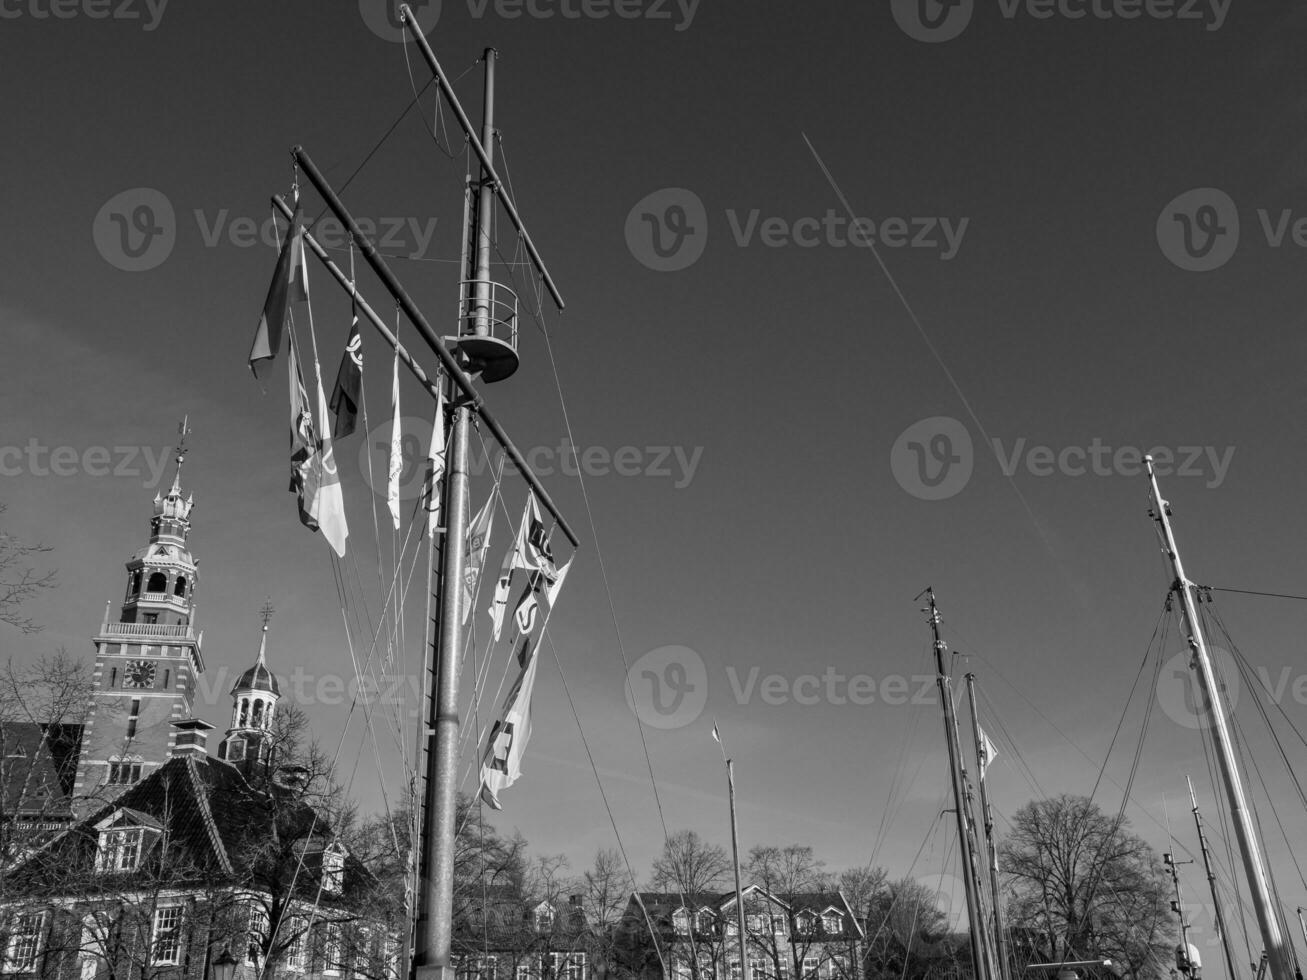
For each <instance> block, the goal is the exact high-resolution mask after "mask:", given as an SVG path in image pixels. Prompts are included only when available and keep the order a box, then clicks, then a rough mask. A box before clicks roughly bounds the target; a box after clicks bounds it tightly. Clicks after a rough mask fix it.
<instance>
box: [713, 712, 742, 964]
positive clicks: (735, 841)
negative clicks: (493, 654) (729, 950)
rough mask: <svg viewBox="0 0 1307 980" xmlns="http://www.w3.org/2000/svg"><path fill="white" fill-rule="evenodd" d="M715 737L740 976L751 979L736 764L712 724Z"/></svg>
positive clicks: (715, 726)
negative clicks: (722, 775)
mask: <svg viewBox="0 0 1307 980" xmlns="http://www.w3.org/2000/svg"><path fill="white" fill-rule="evenodd" d="M712 733H713V738H715V739H716V740H717V744H718V745H719V746H721V750H722V761H723V762H725V763H726V787H727V791H728V793H729V795H730V802H731V860H732V862H733V863H734V865H735V915H736V928H737V929H738V930H739V933H740V977H741V980H749V956H748V943H747V933H746V932H745V931H744V890H743V889H742V888H741V887H740V834H739V828H738V826H737V824H736V820H735V765H734V763H733V762H732V761H731V760H730V759H728V758H726V743H725V742H723V741H722V734H721V732H720V731H718V730H717V725H716V724H714V725H713V726H712Z"/></svg>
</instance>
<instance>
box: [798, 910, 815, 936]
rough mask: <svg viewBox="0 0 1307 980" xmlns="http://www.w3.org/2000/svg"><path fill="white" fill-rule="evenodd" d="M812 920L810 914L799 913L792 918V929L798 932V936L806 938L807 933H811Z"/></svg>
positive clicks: (812, 917)
mask: <svg viewBox="0 0 1307 980" xmlns="http://www.w3.org/2000/svg"><path fill="white" fill-rule="evenodd" d="M813 920H814V916H813V915H812V913H811V912H800V913H799V914H798V915H796V916H795V917H794V928H795V929H796V930H797V931H798V933H799V935H801V936H806V935H807V934H808V933H810V932H812V923H813Z"/></svg>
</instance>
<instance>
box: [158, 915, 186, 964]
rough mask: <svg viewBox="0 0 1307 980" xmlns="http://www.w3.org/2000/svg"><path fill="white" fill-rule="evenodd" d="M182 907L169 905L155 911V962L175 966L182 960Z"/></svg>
mask: <svg viewBox="0 0 1307 980" xmlns="http://www.w3.org/2000/svg"><path fill="white" fill-rule="evenodd" d="M181 927H182V907H181V906H180V905H169V906H166V907H164V908H161V909H155V912H154V936H153V943H154V962H155V963H162V964H168V965H172V966H175V965H177V964H178V963H180V962H181V952H182V938H181Z"/></svg>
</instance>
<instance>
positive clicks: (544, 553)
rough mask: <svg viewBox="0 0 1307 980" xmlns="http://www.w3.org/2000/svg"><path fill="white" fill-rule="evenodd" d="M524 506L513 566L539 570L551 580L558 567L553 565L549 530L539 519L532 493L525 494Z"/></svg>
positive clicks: (538, 509) (555, 575)
mask: <svg viewBox="0 0 1307 980" xmlns="http://www.w3.org/2000/svg"><path fill="white" fill-rule="evenodd" d="M526 507H527V510H526V514H523V515H522V524H521V526H520V527H519V528H518V531H517V557H516V558H515V562H514V567H516V568H529V569H531V570H532V571H536V572H541V573H542V574H543V575H544V576H545V578H547V579H549V580H550V581H553V580H554V579H555V578H557V577H558V569H556V568H555V567H554V553H553V551H551V550H550V548H549V532H548V531H546V530H545V525H544V522H543V521H541V520H540V505H539V504H538V503H536V495H535V494H534V493H528V494H527V500H526ZM528 515H529V517H530V520H529V521H528Z"/></svg>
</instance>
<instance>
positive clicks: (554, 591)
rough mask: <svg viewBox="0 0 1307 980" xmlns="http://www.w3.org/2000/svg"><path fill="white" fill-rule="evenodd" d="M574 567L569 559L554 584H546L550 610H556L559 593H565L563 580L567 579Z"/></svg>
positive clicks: (555, 578) (546, 595) (546, 597)
mask: <svg viewBox="0 0 1307 980" xmlns="http://www.w3.org/2000/svg"><path fill="white" fill-rule="evenodd" d="M571 567H572V559H571V558H569V559H567V564H566V565H564V566H563V567H562V568H560V569H559V570H558V574H557V575H556V576H554V580H553V581H552V582H546V583H545V599H546V600H548V602H549V608H550V610H552V609H553V608H554V603H556V602H557V601H558V593H560V592H562V591H563V579H565V578H567V572H568V569H570V568H571Z"/></svg>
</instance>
